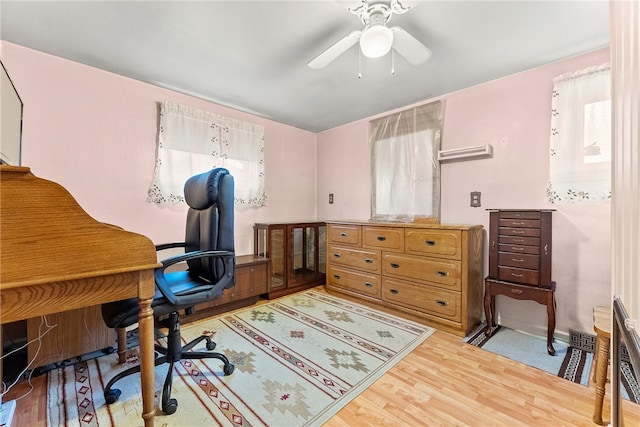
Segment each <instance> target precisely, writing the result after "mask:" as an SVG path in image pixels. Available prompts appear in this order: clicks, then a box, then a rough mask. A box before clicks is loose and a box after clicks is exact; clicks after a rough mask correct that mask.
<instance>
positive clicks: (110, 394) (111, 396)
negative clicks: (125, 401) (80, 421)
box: [104, 388, 122, 405]
mask: <svg viewBox="0 0 640 427" xmlns="http://www.w3.org/2000/svg"><path fill="white" fill-rule="evenodd" d="M120 394H122V392H121V391H120V390H118V389H117V388H112V389H111V390H110V391H105V392H104V401H105V403H106V404H107V405H111V404H112V403H116V402H117V401H118V398H119V397H120Z"/></svg>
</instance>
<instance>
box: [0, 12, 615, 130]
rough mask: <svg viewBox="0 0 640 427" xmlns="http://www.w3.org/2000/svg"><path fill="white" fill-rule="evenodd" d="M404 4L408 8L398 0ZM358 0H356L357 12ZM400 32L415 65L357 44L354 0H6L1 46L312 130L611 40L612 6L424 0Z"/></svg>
mask: <svg viewBox="0 0 640 427" xmlns="http://www.w3.org/2000/svg"><path fill="white" fill-rule="evenodd" d="M406 1H409V0H406ZM357 3H359V1H358V0H355V4H357ZM411 3H412V4H415V3H418V4H417V5H416V6H415V7H414V8H413V9H412V10H410V11H409V12H408V13H405V14H403V15H394V16H392V18H391V20H390V22H389V25H390V26H393V25H398V26H401V27H402V28H404V29H405V30H406V31H407V32H409V33H410V34H411V35H413V36H414V37H415V38H417V39H418V40H420V41H421V42H422V43H424V44H425V45H427V46H428V47H429V48H430V49H431V50H432V51H433V56H432V57H431V59H430V60H429V61H427V62H426V63H424V64H422V65H419V66H412V65H410V64H409V63H408V62H407V61H406V60H405V59H404V58H402V57H401V56H399V55H396V56H395V74H394V75H391V73H390V70H391V55H389V54H388V55H387V56H385V57H383V58H380V59H367V58H365V57H362V78H361V79H358V56H359V55H358V47H357V45H356V46H353V47H352V48H351V49H349V50H348V51H347V52H346V53H345V54H343V55H342V56H340V57H339V58H338V59H337V60H335V61H334V62H332V63H331V64H329V65H328V66H327V67H326V68H323V69H320V70H312V69H310V68H308V67H307V62H309V61H310V60H311V59H313V58H314V57H315V56H316V55H318V54H319V53H321V52H322V51H323V50H325V49H326V48H328V47H329V46H330V45H332V44H333V43H334V42H336V41H337V40H339V39H340V38H342V37H343V36H345V35H346V34H348V33H349V32H351V31H352V30H356V29H361V28H362V24H361V22H360V21H359V19H358V17H357V16H356V15H354V14H352V13H350V12H349V11H348V10H347V7H348V6H353V5H354V1H353V0H348V1H331V0H326V1H278V2H276V1H194V2H192V1H175V2H174V1H137V2H134V1H69V2H66V1H42V2H38V1H9V0H1V3H0V14H1V20H0V33H1V36H2V40H6V41H9V42H12V43H16V44H19V45H22V46H26V47H29V48H32V49H36V50H39V51H42V52H46V53H50V54H53V55H56V56H59V57H63V58H67V59H70V60H73V61H77V62H80V63H83V64H87V65H91V66H94V67H97V68H100V69H103V70H107V71H111V72H113V73H116V74H120V75H123V76H127V77H130V78H133V79H137V80H141V81H144V82H148V83H152V84H155V85H158V86H161V87H165V88H169V89H173V90H176V91H179V92H183V93H186V94H190V95H193V96H196V97H199V98H203V99H206V100H209V101H213V102H215V103H218V104H222V105H226V106H230V107H234V108H237V109H239V110H242V111H246V112H250V113H253V114H256V115H258V116H261V117H266V118H269V119H272V120H275V121H278V122H281V123H285V124H289V125H292V126H295V127H298V128H302V129H307V130H310V131H313V132H318V131H322V130H326V129H330V128H333V127H336V126H339V125H341V124H344V123H349V122H352V121H355V120H359V119H362V118H365V117H369V116H372V115H376V114H379V113H383V112H385V111H389V110H392V109H395V108H399V107H402V106H406V105H409V104H412V103H416V102H420V101H423V100H426V99H430V98H433V97H436V96H439V95H442V94H446V93H450V92H454V91H456V90H459V89H463V88H466V87H470V86H473V85H476V84H479V83H482V82H486V81H490V80H493V79H496V78H499V77H502V76H505V75H509V74H513V73H516V72H519V71H523V70H527V69H530V68H534V67H537V66H540V65H543V64H547V63H550V62H554V61H557V60H560V59H563V58H567V57H571V56H575V55H578V54H582V53H586V52H589V51H592V50H596V49H599V48H603V47H606V46H608V45H609V26H608V25H609V18H608V8H609V6H608V2H607V1H567V2H563V1H497V2H489V1H477V0H476V1H423V2H416V1H415V0H411Z"/></svg>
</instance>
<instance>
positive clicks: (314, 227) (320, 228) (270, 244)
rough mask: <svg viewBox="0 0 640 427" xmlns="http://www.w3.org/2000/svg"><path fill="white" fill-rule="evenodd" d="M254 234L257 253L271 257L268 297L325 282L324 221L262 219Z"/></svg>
mask: <svg viewBox="0 0 640 427" xmlns="http://www.w3.org/2000/svg"><path fill="white" fill-rule="evenodd" d="M254 234H255V236H254V253H255V254H256V255H260V256H264V257H267V258H269V280H268V282H269V283H268V285H269V286H268V292H267V295H266V296H267V297H268V298H274V297H279V296H282V295H286V294H289V293H292V292H297V291H299V290H302V289H306V288H310V287H313V286H317V285H322V284H324V282H325V276H326V269H325V250H326V249H325V248H326V226H325V223H324V222H303V223H271V224H265V223H258V224H255V226H254Z"/></svg>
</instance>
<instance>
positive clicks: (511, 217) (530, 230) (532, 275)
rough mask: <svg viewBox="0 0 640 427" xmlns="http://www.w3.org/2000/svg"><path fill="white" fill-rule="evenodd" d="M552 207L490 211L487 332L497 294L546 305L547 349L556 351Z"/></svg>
mask: <svg viewBox="0 0 640 427" xmlns="http://www.w3.org/2000/svg"><path fill="white" fill-rule="evenodd" d="M552 213H553V211H552V210H518V209H509V210H494V211H490V213H489V215H490V217H489V275H488V276H487V277H486V278H485V293H484V311H485V317H486V319H487V328H486V330H485V334H486V335H487V336H491V334H492V333H493V330H494V327H495V326H496V320H495V318H496V315H495V312H496V302H495V297H496V295H505V296H508V297H509V298H513V299H518V300H532V301H536V302H537V303H539V304H543V305H545V306H546V307H547V351H548V353H549V354H550V355H554V354H555V352H556V351H555V349H554V348H553V334H554V332H555V325H556V312H555V309H556V301H555V290H556V283H555V282H554V281H552V280H551V247H552V245H551V215H552Z"/></svg>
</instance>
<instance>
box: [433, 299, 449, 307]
mask: <svg viewBox="0 0 640 427" xmlns="http://www.w3.org/2000/svg"><path fill="white" fill-rule="evenodd" d="M436 304H438V305H439V306H440V307H446V306H448V305H449V303H448V302H446V301H442V300H441V299H437V300H436Z"/></svg>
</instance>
